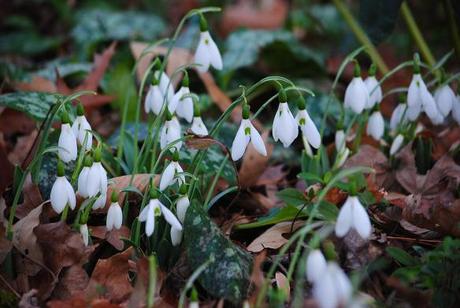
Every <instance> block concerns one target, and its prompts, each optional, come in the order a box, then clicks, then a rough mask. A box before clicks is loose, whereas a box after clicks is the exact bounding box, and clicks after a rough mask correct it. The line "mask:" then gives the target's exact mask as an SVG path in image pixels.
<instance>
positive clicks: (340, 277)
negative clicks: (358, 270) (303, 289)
mask: <svg viewBox="0 0 460 308" xmlns="http://www.w3.org/2000/svg"><path fill="white" fill-rule="evenodd" d="M352 291H353V288H352V285H351V282H350V280H349V279H348V277H347V275H346V274H345V273H344V272H343V270H342V269H341V268H340V267H339V266H338V265H337V263H335V262H329V263H328V264H327V267H326V269H325V270H324V271H323V273H322V275H321V276H320V277H319V279H318V280H317V281H316V282H315V284H314V286H313V297H314V298H315V300H316V301H317V302H318V304H319V306H320V307H321V308H337V307H339V306H340V307H346V306H347V305H346V304H347V303H348V302H349V301H350V299H351V297H352Z"/></svg>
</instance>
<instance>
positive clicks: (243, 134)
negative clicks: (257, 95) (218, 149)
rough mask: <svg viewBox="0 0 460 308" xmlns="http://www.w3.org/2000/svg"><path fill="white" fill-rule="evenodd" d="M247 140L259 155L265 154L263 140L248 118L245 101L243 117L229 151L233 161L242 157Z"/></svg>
mask: <svg viewBox="0 0 460 308" xmlns="http://www.w3.org/2000/svg"><path fill="white" fill-rule="evenodd" d="M249 142H251V143H252V145H253V146H254V148H255V149H256V151H257V152H258V153H259V154H260V155H263V156H267V149H266V148H265V144H264V141H263V139H262V137H261V136H260V134H259V132H258V131H257V129H256V128H255V127H254V125H252V123H251V121H250V120H249V105H248V104H247V103H245V104H244V105H243V119H242V120H241V123H240V127H239V128H238V131H237V132H236V136H235V139H233V143H232V149H231V152H232V159H233V160H234V161H237V160H239V159H240V158H241V157H243V154H244V152H245V151H246V148H247V146H248V144H249Z"/></svg>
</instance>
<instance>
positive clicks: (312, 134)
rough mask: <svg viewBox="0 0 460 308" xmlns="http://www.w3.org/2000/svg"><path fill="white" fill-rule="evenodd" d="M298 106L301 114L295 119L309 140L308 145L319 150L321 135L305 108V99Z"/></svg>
mask: <svg viewBox="0 0 460 308" xmlns="http://www.w3.org/2000/svg"><path fill="white" fill-rule="evenodd" d="M298 105H299V112H298V113H297V116H296V117H295V119H296V121H297V124H298V125H299V128H300V131H301V132H302V135H303V136H304V137H305V139H307V141H308V143H309V144H310V145H311V146H312V147H314V148H315V149H318V148H319V146H320V145H321V135H320V134H319V131H318V129H317V128H316V125H315V123H314V122H313V121H312V119H311V118H310V115H309V114H308V112H307V109H306V108H305V101H304V100H303V98H302V99H301V100H300V101H299V104H298Z"/></svg>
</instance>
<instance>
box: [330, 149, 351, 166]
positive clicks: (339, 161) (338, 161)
mask: <svg viewBox="0 0 460 308" xmlns="http://www.w3.org/2000/svg"><path fill="white" fill-rule="evenodd" d="M348 155H350V150H349V149H348V148H347V147H344V148H343V149H342V151H340V152H338V153H337V157H336V158H335V163H334V166H333V169H338V168H340V167H342V166H343V164H344V163H345V161H346V160H347V158H348Z"/></svg>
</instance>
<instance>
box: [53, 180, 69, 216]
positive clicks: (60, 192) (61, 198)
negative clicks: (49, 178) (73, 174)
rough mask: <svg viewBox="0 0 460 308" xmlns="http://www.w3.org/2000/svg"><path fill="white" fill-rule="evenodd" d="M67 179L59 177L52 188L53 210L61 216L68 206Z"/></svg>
mask: <svg viewBox="0 0 460 308" xmlns="http://www.w3.org/2000/svg"><path fill="white" fill-rule="evenodd" d="M64 181H66V180H65V178H64V177H62V176H61V177H58V178H57V179H56V181H54V184H53V187H51V193H50V200H51V206H52V207H53V210H54V211H55V212H56V213H58V214H60V213H61V212H62V211H63V210H64V208H65V206H66V204H67V193H66V189H65V182H64Z"/></svg>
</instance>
